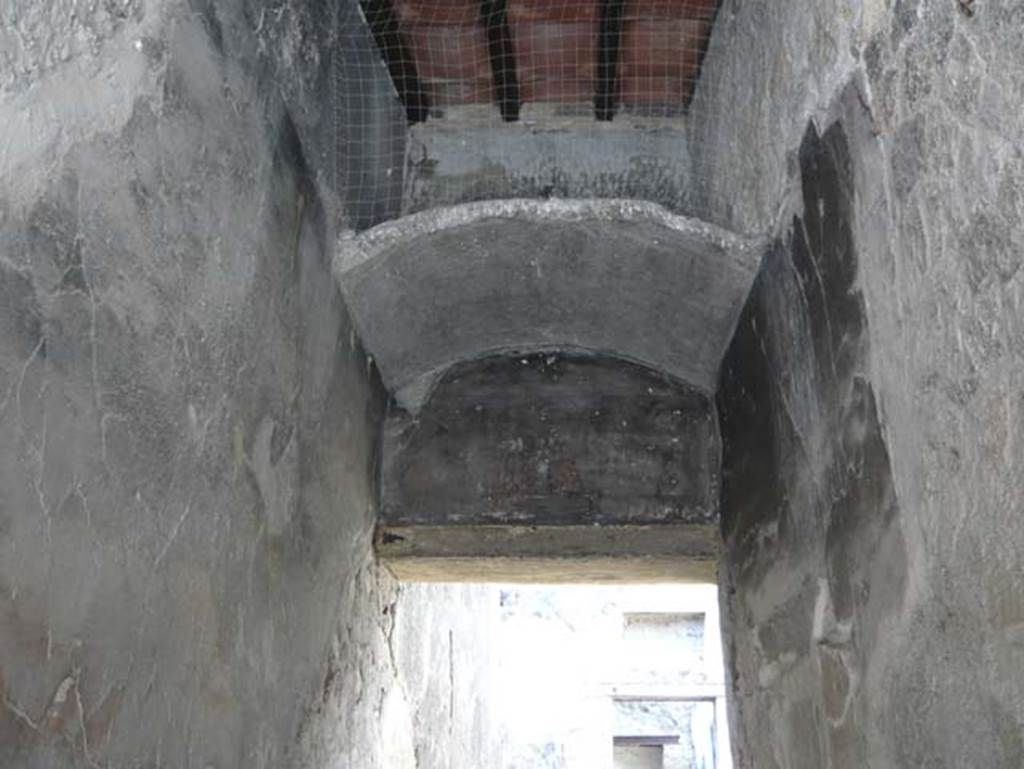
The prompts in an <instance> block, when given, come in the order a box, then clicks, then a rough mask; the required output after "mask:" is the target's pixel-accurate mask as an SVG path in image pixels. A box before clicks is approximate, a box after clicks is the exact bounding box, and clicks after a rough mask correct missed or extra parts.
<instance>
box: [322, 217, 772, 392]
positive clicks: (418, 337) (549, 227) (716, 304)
mask: <svg viewBox="0 0 1024 769" xmlns="http://www.w3.org/2000/svg"><path fill="white" fill-rule="evenodd" d="M761 253H762V248H761V247H760V244H759V243H757V242H754V241H752V240H749V239H745V238H742V237H738V236H736V235H734V234H732V233H729V232H727V231H725V230H722V229H720V228H718V227H714V226H712V225H709V224H707V223H704V222H701V221H698V220H695V219H690V218H686V217H682V216H677V215H674V214H671V213H669V212H668V211H666V210H665V209H664V208H662V207H660V206H658V205H656V204H653V203H643V202H633V201H623V200H546V201H537V200H499V201H486V202H479V203H469V204H465V205H460V206H453V207H450V208H442V209H434V210H431V211H426V212H423V213H418V214H413V215H411V216H407V217H404V218H402V219H399V220H396V221H393V222H389V223H386V224H382V225H380V226H377V227H374V228H372V229H370V230H367V231H364V232H362V233H358V234H351V235H347V236H345V237H343V238H342V239H341V240H340V241H339V244H338V250H337V255H336V258H335V266H334V269H335V275H336V277H337V279H338V283H339V285H340V287H341V290H342V292H343V293H344V295H345V299H346V302H347V304H348V307H349V308H350V311H351V312H352V314H353V319H354V321H355V324H356V327H357V329H358V331H359V334H360V337H361V339H362V342H363V344H364V345H365V347H366V349H367V351H368V352H369V353H370V354H371V355H372V356H373V358H374V360H375V362H376V365H377V367H378V369H379V370H380V373H381V376H382V378H383V380H384V383H385V385H386V386H387V387H388V389H389V390H390V391H391V392H392V393H393V394H394V395H395V397H396V399H397V401H398V402H399V404H400V405H402V406H403V407H405V408H406V409H408V410H410V411H413V412H415V411H417V410H418V409H419V408H420V407H421V406H422V404H423V402H424V400H425V399H426V397H427V395H428V394H429V392H430V389H431V387H432V385H433V383H434V382H436V381H437V379H438V377H440V376H441V375H442V374H443V373H444V371H446V370H447V369H448V368H449V367H451V366H452V365H453V364H455V363H458V362H460V361H466V360H473V359H477V358H480V357H483V356H487V355H494V354H501V353H510V352H516V353H518V352H536V351H543V350H576V351H588V352H593V353H597V354H601V355H607V356H613V357H618V358H622V359H625V360H629V361H633V362H637V363H641V364H643V365H645V366H647V367H649V368H652V369H655V370H657V371H660V372H662V373H665V374H667V375H669V376H671V377H673V378H674V379H677V380H679V381H681V382H684V383H686V384H688V385H690V386H691V387H694V388H696V389H698V390H701V391H703V392H706V393H711V392H713V391H714V387H715V380H716V377H717V372H718V367H719V364H720V362H721V359H722V356H723V354H724V351H725V348H726V346H727V344H728V342H729V339H730V337H731V335H732V332H733V329H734V327H735V324H736V319H737V317H738V315H739V312H740V309H741V307H742V306H743V302H744V300H745V299H746V296H747V294H748V292H749V290H750V286H751V283H752V281H753V277H754V273H755V271H756V269H757V265H758V262H759V258H760V256H761Z"/></svg>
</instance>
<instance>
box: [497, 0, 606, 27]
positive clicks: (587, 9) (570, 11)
mask: <svg viewBox="0 0 1024 769" xmlns="http://www.w3.org/2000/svg"><path fill="white" fill-rule="evenodd" d="M600 15H601V14H600V7H599V5H598V2H597V0H508V18H509V20H510V21H512V22H516V21H559V22H577V21H592V22H595V23H596V22H597V20H598V19H599V18H600Z"/></svg>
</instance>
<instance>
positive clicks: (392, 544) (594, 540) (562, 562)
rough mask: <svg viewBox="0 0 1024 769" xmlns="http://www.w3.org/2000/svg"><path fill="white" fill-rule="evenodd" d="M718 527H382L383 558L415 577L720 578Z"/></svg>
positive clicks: (395, 570) (399, 573)
mask: <svg viewBox="0 0 1024 769" xmlns="http://www.w3.org/2000/svg"><path fill="white" fill-rule="evenodd" d="M718 539H719V534H718V528H717V527H716V526H713V525H698V524H683V525H657V524H652V525H629V526H586V525H580V526H511V525H510V526H502V525H487V526H473V525H466V526H380V527H378V529H377V532H376V535H375V537H374V546H375V550H376V553H377V557H378V558H379V559H380V561H381V562H382V563H383V564H384V565H385V566H386V567H387V568H388V569H389V570H390V571H391V573H392V574H394V576H395V577H396V578H398V579H400V580H407V581H413V582H513V583H515V582H520V583H547V584H558V583H658V582H714V581H715V579H716V566H717V560H718V552H719V547H718Z"/></svg>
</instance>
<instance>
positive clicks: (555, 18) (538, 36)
mask: <svg viewBox="0 0 1024 769" xmlns="http://www.w3.org/2000/svg"><path fill="white" fill-rule="evenodd" d="M717 5H718V0H364V12H365V13H366V16H367V21H368V22H369V24H370V26H371V29H372V30H373V32H374V35H375V38H376V40H377V43H378V46H379V47H380V49H381V52H382V54H383V56H384V58H385V61H386V62H387V64H388V67H389V69H390V70H391V74H392V77H393V78H394V80H395V84H396V87H397V88H398V91H399V95H400V96H401V97H402V99H403V101H404V102H405V105H406V108H407V111H408V113H409V117H410V119H411V120H413V121H418V120H422V119H424V118H425V117H426V116H427V115H428V114H435V115H436V114H440V113H443V111H444V108H445V107H451V106H453V105H466V104H496V105H498V106H499V107H500V108H501V113H502V115H503V116H504V117H505V119H506V120H514V119H516V118H517V117H518V114H519V110H520V108H521V106H522V105H526V104H531V103H546V104H553V105H556V106H565V107H571V108H572V109H573V110H574V111H575V112H579V111H580V110H581V109H582V110H586V109H588V108H592V109H593V111H594V114H595V116H596V117H598V118H602V119H611V118H612V116H613V115H614V114H615V113H618V112H623V111H625V112H629V113H639V114H660V115H678V114H681V113H682V112H683V111H685V109H686V106H687V105H688V103H689V100H690V98H691V96H692V94H693V89H694V86H695V84H696V81H697V77H698V75H699V72H700V64H701V59H702V56H703V52H704V49H705V47H706V43H707V39H708V36H709V34H710V32H711V25H712V22H713V19H714V15H715V10H716V8H717ZM587 105H589V107H588V106H587Z"/></svg>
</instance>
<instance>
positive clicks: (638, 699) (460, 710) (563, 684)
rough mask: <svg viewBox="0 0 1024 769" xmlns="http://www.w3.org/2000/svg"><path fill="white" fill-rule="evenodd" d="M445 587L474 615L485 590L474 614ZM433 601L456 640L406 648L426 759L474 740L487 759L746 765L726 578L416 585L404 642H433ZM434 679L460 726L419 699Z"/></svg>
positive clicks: (713, 767) (656, 768)
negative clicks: (724, 603)
mask: <svg viewBox="0 0 1024 769" xmlns="http://www.w3.org/2000/svg"><path fill="white" fill-rule="evenodd" d="M443 596H449V597H454V600H456V601H458V602H460V605H461V607H462V608H461V611H462V612H463V613H464V612H465V605H466V597H467V596H472V603H473V609H472V612H473V614H474V615H475V616H473V618H472V619H471V621H470V622H469V624H468V625H467V624H466V622H465V621H464V620H460V619H459V618H458V617H457V616H455V614H454V613H453V612H448V611H445V610H444V609H443V608H439V606H440V603H441V602H439V599H441V598H442V597H443ZM424 602H427V603H429V602H432V603H433V604H434V611H435V614H434V616H433V617H432V618H426V619H431V621H432V623H433V624H435V625H436V624H437V622H438V620H442V622H441V624H442V625H443V624H444V620H447V621H448V622H449V624H450V626H449V628H448V629H447V631H446V633H445V632H439V633H437V634H436V635H437V636H438V641H437V642H435V643H433V644H432V643H430V642H428V643H427V644H426V646H427V647H428V648H429V647H431V646H433V647H443V648H435V651H434V652H433V653H432V654H431V653H429V652H428V655H427V656H423V655H422V654H419V655H414V656H402V657H401V658H400V664H399V667H400V669H399V671H398V674H399V676H400V678H403V680H405V681H407V682H412V683H411V685H410V684H408V683H407V684H406V686H405V689H406V694H407V696H410V697H411V698H413V700H414V701H412V702H410V703H409V706H410V708H411V709H413V710H416V709H421V710H422V711H423V717H415V718H414V719H413V722H414V724H415V725H416V728H417V729H420V730H422V731H423V733H422V734H419V735H416V736H415V742H416V745H417V746H419V747H417V749H416V753H417V756H418V757H419V758H420V759H423V755H422V754H423V752H424V751H427V750H434V749H437V750H438V752H439V753H440V752H444V753H445V754H446V755H447V756H448V757H449V760H451V759H452V757H453V756H454V757H455V758H454V761H455V762H454V763H452V764H451V765H452V766H459V765H461V764H460V763H459V761H460V760H461V759H460V757H459V756H460V748H459V745H462V746H464V748H465V749H467V750H470V751H473V752H474V757H473V758H470V759H469V760H470V761H472V760H475V761H477V763H475V764H472V765H473V766H474V767H480V768H481V769H483V768H485V767H486V769H732V759H731V753H730V747H729V732H728V723H727V717H726V703H725V690H726V687H725V678H724V670H723V664H722V644H721V632H720V627H719V610H718V591H717V587H716V586H715V585H712V584H646V585H608V584H571V585H564V584H560V585H554V584H518V583H517V584H486V585H467V584H464V583H463V584H459V585H455V584H436V583H435V584H417V583H404V584H403V586H402V589H401V592H400V598H399V604H398V605H397V607H396V608H395V614H396V615H397V616H398V617H401V616H402V615H403V614H405V615H406V617H407V619H406V623H407V624H406V625H405V627H404V628H403V627H399V632H398V636H399V639H398V647H399V648H400V649H401V648H402V647H404V646H408V647H410V648H412V647H416V648H422V647H423V646H424V644H423V632H424V631H423V628H422V627H420V628H417V627H416V626H415V623H416V622H417V621H419V622H421V623H422V621H423V620H424V619H425V617H424V615H422V614H419V613H418V612H421V611H422V610H423V609H422V604H423V603H424ZM418 607H419V608H418ZM427 632H431V631H427ZM402 664H404V665H406V666H410V665H411V666H416V667H417V669H416V670H403V669H401V665H402ZM445 668H447V671H445ZM446 679H447V680H446ZM432 689H434V690H438V691H439V692H440V690H444V689H447V691H448V695H447V703H445V702H443V701H444V700H445V697H443V696H441V697H435V698H434V699H435V700H436V699H440V700H442V703H441V704H442V706H443V707H442V709H443V708H444V707H447V708H448V710H449V712H448V713H447V717H448V729H447V732H446V730H444V729H440V730H439V729H438V722H437V719H436V718H435V719H431V718H430V717H429V714H430V712H431V711H432V710H433V709H435V708H436V703H433V704H432V703H431V702H430V701H428V700H429V699H430V697H429V696H428V697H427V698H426V699H425V700H420V701H415V698H416V697H417V694H416V692H421V693H428V694H429V692H430V691H431V690H432ZM432 741H433V742H437V741H442V742H444V741H448V742H451V743H455V745H454V747H453V745H452V744H449V745H446V746H445V747H444V749H443V751H442V748H440V747H438V746H436V745H432V744H431V743H432ZM423 765H425V766H429V765H430V763H429V761H424V762H423ZM467 765H468V764H467Z"/></svg>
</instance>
